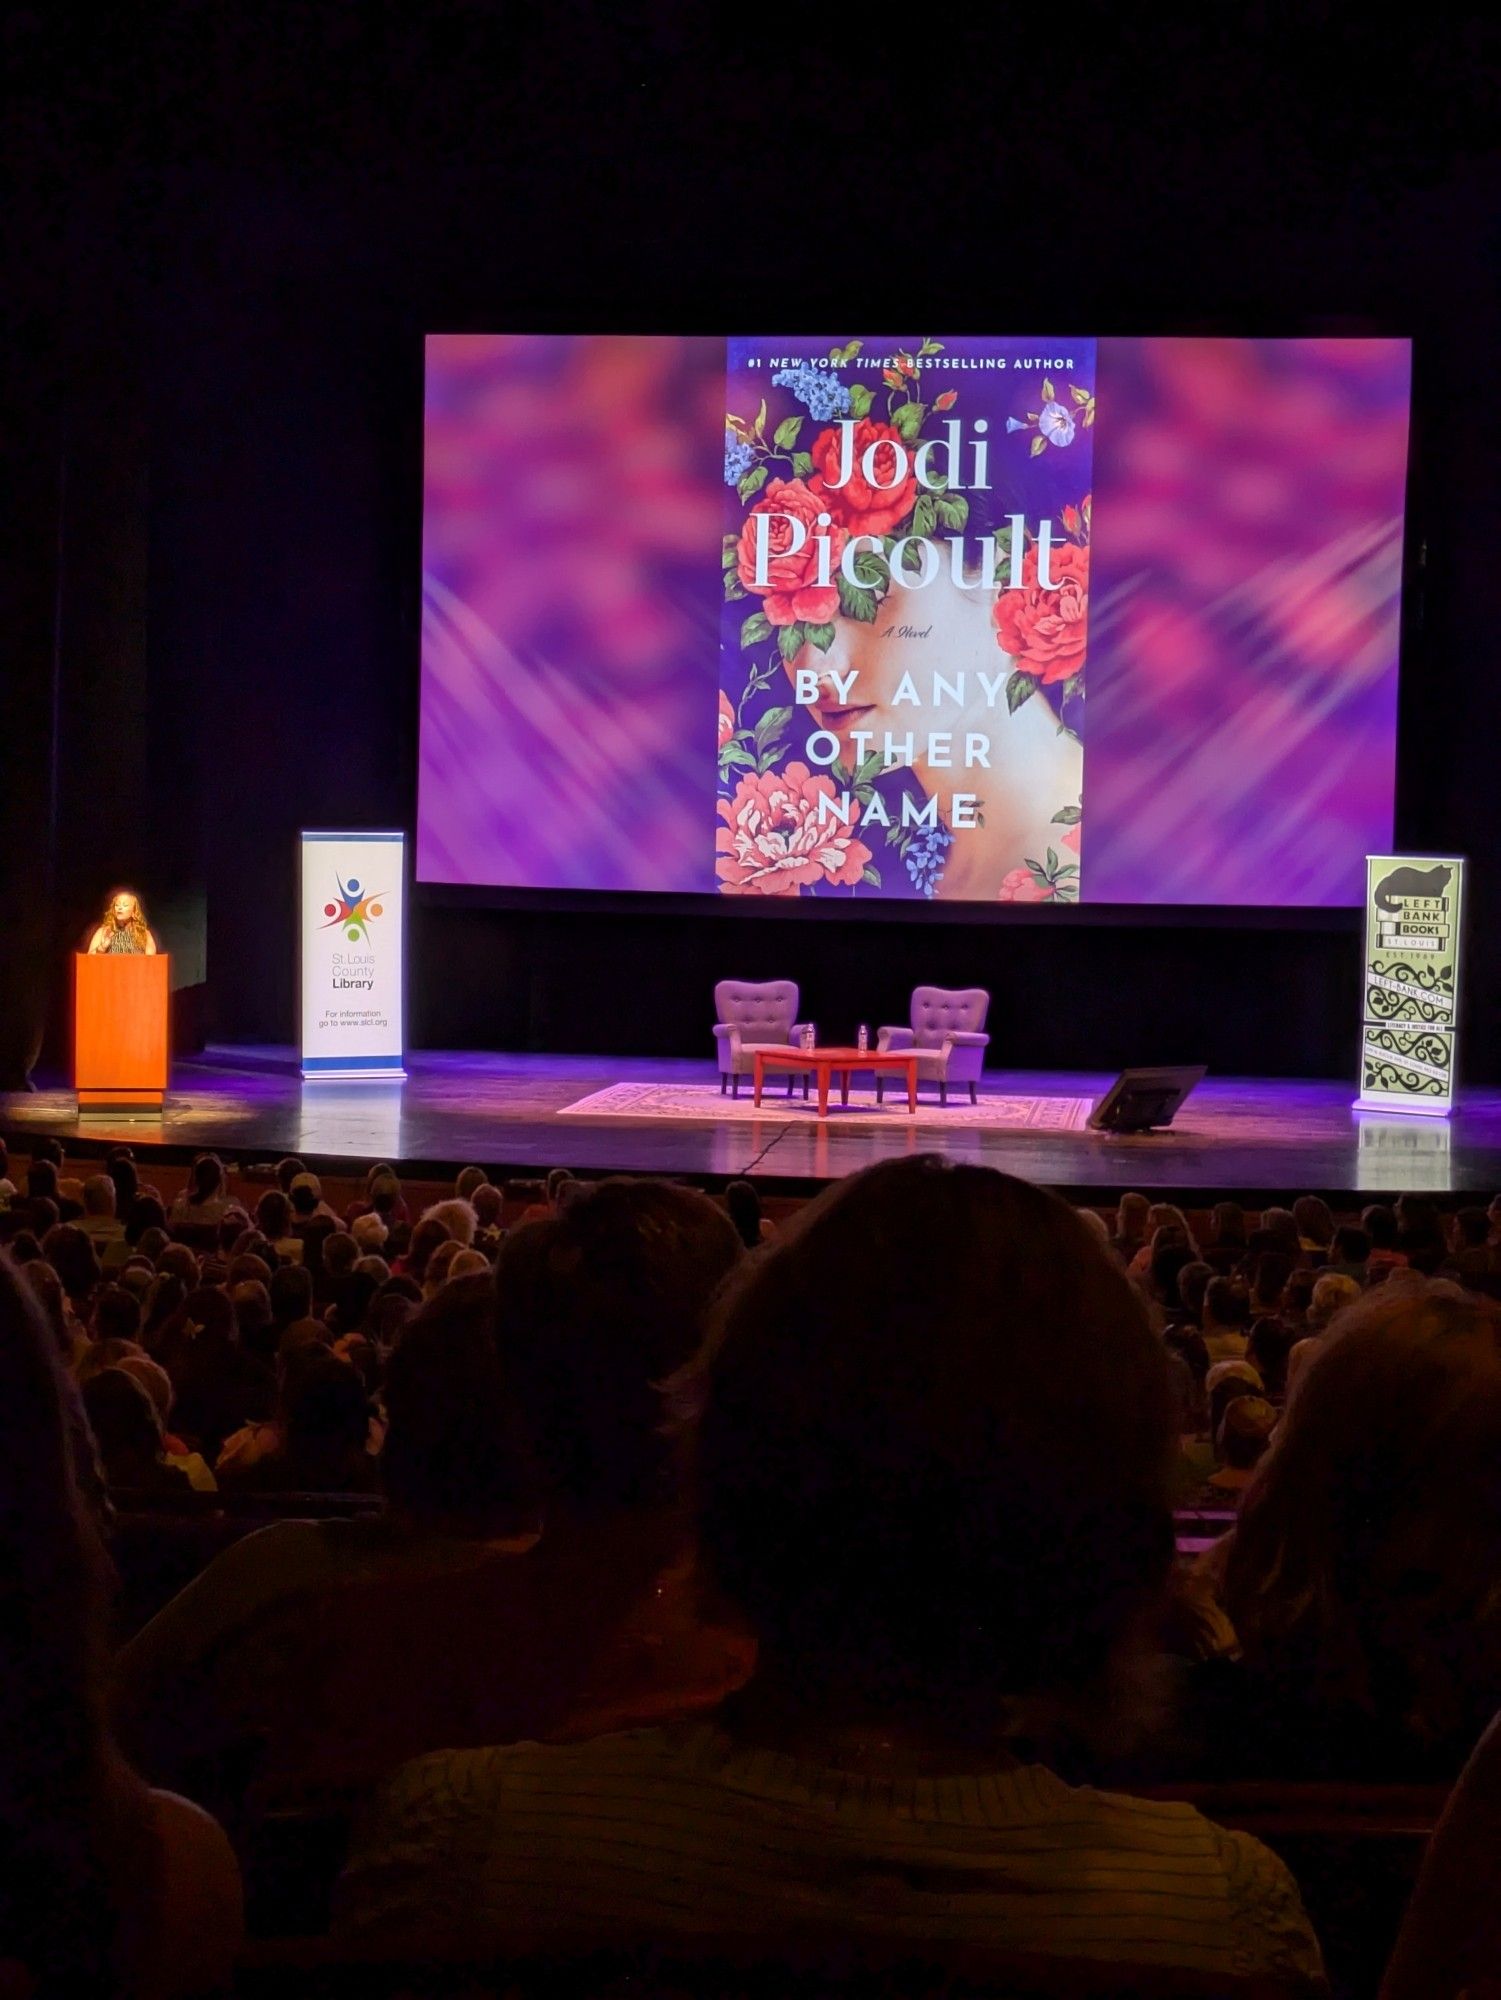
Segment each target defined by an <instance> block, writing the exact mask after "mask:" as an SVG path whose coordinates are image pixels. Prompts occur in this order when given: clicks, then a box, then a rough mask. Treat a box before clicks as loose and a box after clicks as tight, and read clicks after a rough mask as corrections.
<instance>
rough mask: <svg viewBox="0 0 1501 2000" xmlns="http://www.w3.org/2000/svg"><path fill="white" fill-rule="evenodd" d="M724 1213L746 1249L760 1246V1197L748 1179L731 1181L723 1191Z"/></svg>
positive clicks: (757, 1248)
mask: <svg viewBox="0 0 1501 2000" xmlns="http://www.w3.org/2000/svg"><path fill="white" fill-rule="evenodd" d="M724 1206H725V1213H726V1214H727V1215H728V1216H729V1218H730V1220H731V1222H733V1223H734V1225H735V1233H736V1234H737V1235H738V1236H739V1238H740V1241H741V1242H742V1243H743V1244H744V1245H745V1247H746V1249H747V1250H759V1249H760V1247H761V1223H762V1214H761V1197H760V1195H759V1194H757V1192H756V1190H755V1188H754V1187H752V1185H751V1183H750V1182H749V1181H731V1182H730V1184H729V1186H728V1187H727V1188H726V1189H725V1191H724Z"/></svg>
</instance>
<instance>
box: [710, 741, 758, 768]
mask: <svg viewBox="0 0 1501 2000" xmlns="http://www.w3.org/2000/svg"><path fill="white" fill-rule="evenodd" d="M755 763H756V760H755V758H754V757H753V756H752V755H751V753H750V752H749V750H747V749H746V747H745V745H744V744H743V743H726V745H725V746H724V748H723V749H722V750H721V751H720V753H719V768H720V770H721V771H727V770H728V769H729V768H730V766H731V765H732V764H744V765H746V766H748V767H749V768H751V769H752V770H753V769H754V768H755Z"/></svg>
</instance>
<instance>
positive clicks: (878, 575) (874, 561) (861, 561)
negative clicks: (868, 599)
mask: <svg viewBox="0 0 1501 2000" xmlns="http://www.w3.org/2000/svg"><path fill="white" fill-rule="evenodd" d="M853 568H854V572H855V581H856V583H862V584H864V586H865V588H866V589H867V590H879V589H880V588H881V587H882V585H883V584H887V583H890V581H891V565H890V563H889V562H887V560H886V558H885V557H884V556H878V555H877V554H876V552H875V550H874V549H859V550H857V551H856V553H855V560H854V564H853Z"/></svg>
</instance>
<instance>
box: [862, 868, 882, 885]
mask: <svg viewBox="0 0 1501 2000" xmlns="http://www.w3.org/2000/svg"><path fill="white" fill-rule="evenodd" d="M860 880H861V881H862V882H868V883H869V884H870V886H871V888H872V889H879V888H880V886H881V871H880V869H879V868H871V867H869V866H867V867H865V868H863V869H862V870H861V872H860Z"/></svg>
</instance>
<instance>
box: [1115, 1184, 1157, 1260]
mask: <svg viewBox="0 0 1501 2000" xmlns="http://www.w3.org/2000/svg"><path fill="white" fill-rule="evenodd" d="M1151 1213H1152V1204H1151V1203H1150V1202H1149V1201H1148V1200H1147V1198H1146V1196H1145V1195H1144V1194H1123V1195H1122V1196H1121V1198H1120V1200H1119V1201H1118V1202H1117V1203H1116V1207H1115V1241H1116V1246H1117V1248H1118V1249H1119V1250H1120V1251H1121V1253H1122V1254H1123V1255H1124V1256H1127V1257H1129V1256H1131V1255H1132V1253H1133V1252H1135V1251H1137V1250H1139V1249H1140V1248H1141V1246H1142V1245H1143V1244H1144V1243H1145V1242H1146V1240H1147V1224H1148V1217H1149V1216H1150V1215H1151Z"/></svg>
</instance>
